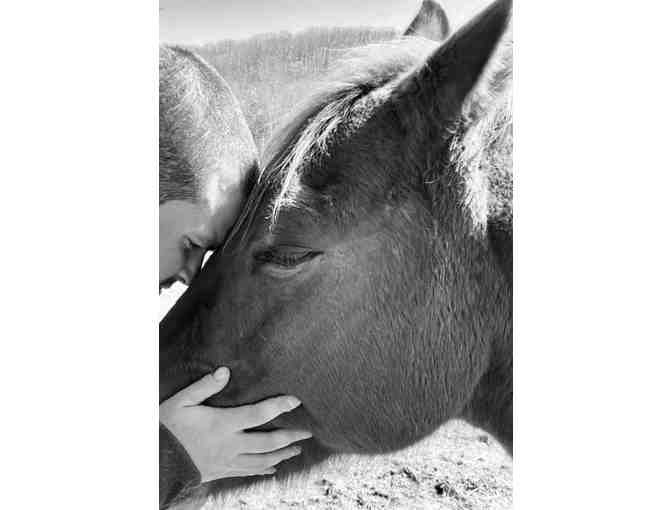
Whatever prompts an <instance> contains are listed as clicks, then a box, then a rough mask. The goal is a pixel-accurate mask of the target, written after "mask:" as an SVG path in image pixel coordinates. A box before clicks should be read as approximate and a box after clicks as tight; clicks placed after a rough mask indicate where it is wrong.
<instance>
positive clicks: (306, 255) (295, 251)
mask: <svg viewBox="0 0 672 510" xmlns="http://www.w3.org/2000/svg"><path fill="white" fill-rule="evenodd" d="M318 255H320V252H317V251H311V250H306V249H302V248H286V247H282V248H280V247H275V248H269V249H267V250H264V251H261V252H259V253H257V254H256V255H255V256H254V258H255V260H256V261H257V262H259V263H260V264H273V265H274V266H279V267H280V268H286V269H291V268H294V267H297V266H298V265H300V264H303V263H304V262H308V261H309V260H312V259H314V258H315V257H317V256H318Z"/></svg>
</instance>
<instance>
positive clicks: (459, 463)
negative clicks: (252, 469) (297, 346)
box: [203, 422, 513, 510]
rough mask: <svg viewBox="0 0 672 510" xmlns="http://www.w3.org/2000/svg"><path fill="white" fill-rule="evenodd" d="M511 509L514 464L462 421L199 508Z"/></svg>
mask: <svg viewBox="0 0 672 510" xmlns="http://www.w3.org/2000/svg"><path fill="white" fill-rule="evenodd" d="M350 508H352V509H383V508H384V509H391V508H394V509H404V510H406V509H408V510H416V509H417V510H420V509H422V510H426V509H429V510H431V509H438V508H441V509H460V510H472V509H473V510H505V509H506V510H508V509H511V508H513V466H512V462H511V459H510V457H509V456H508V455H507V454H506V452H505V451H504V450H503V449H502V448H501V447H500V446H499V444H497V442H496V441H494V440H493V439H492V437H490V436H488V435H487V434H484V433H483V432H481V431H480V430H478V429H475V428H473V427H471V426H469V425H467V424H466V423H463V422H454V423H451V424H448V425H446V426H444V427H443V428H441V429H439V430H438V431H437V432H436V433H435V434H433V435H432V436H431V437H429V438H427V439H426V440H424V441H422V442H420V443H418V444H416V445H414V446H412V447H410V448H408V449H406V450H403V451H400V452H397V453H395V454H390V455H382V456H374V457H359V456H357V457H356V456H343V457H339V458H336V459H333V460H330V461H329V462H327V463H326V464H322V465H320V466H318V467H317V468H315V469H313V470H312V471H311V472H309V473H307V474H305V475H302V476H301V477H297V478H295V479H294V480H291V481H288V482H282V483H280V482H277V481H274V480H272V479H270V480H269V481H268V482H265V483H264V484H262V485H258V486H256V487H254V489H249V490H244V491H241V492H239V493H234V494H230V495H227V496H225V497H224V498H221V499H219V500H211V501H209V502H208V503H207V504H206V505H205V506H204V507H203V510H223V509H227V510H228V509H235V510H265V509H283V510H284V509H350Z"/></svg>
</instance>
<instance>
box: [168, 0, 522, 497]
mask: <svg viewBox="0 0 672 510" xmlns="http://www.w3.org/2000/svg"><path fill="white" fill-rule="evenodd" d="M446 3H447V4H448V2H446ZM511 9H512V6H511V2H510V1H506V0H497V1H494V2H482V1H478V0H470V1H461V2H453V3H452V5H450V8H447V7H444V6H443V4H442V2H441V1H440V0H411V1H406V0H403V1H385V2H381V1H370V2H341V1H322V2H314V1H313V2H311V1H296V2H283V1H274V2H271V1H261V2H256V3H254V2H245V1H228V2H221V1H220V2H217V1H210V2H182V1H173V2H169V1H165V2H162V4H161V11H160V34H161V46H160V63H159V66H160V67H159V80H160V85H159V86H160V90H159V122H160V125H159V134H160V139H159V214H160V240H159V244H160V246H159V248H160V275H159V291H160V299H161V308H162V313H165V315H163V318H162V319H161V324H160V327H159V328H160V345H159V349H160V353H159V357H160V373H159V377H160V400H161V405H160V492H161V494H160V499H161V508H209V509H213V510H214V509H225V508H226V509H234V508H235V509H259V510H262V509H271V508H277V509H290V508H307V509H308V508H310V509H321V508H325V509H326V508H330V509H350V508H353V509H354V508H370V509H386V508H400V509H411V508H417V509H439V508H448V509H463V508H478V509H509V508H512V477H513V468H512V459H511V455H512V448H513V348H512V306H513V305H512V285H513V282H512V236H513V210H512V196H513V184H512V152H513V116H512V86H513V70H512V46H513V37H512V29H511ZM382 13H384V14H382Z"/></svg>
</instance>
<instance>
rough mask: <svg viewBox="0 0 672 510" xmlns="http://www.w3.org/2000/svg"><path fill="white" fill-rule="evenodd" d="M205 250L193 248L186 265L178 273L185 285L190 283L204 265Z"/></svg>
mask: <svg viewBox="0 0 672 510" xmlns="http://www.w3.org/2000/svg"><path fill="white" fill-rule="evenodd" d="M204 256H205V250H193V251H192V252H191V254H190V255H189V258H188V259H187V261H186V263H185V265H184V267H183V268H182V270H181V271H180V272H179V274H178V278H179V279H180V281H181V282H182V283H184V284H185V285H190V284H191V282H192V280H193V279H194V278H195V277H196V275H197V274H198V272H199V271H200V270H201V265H203V257H204Z"/></svg>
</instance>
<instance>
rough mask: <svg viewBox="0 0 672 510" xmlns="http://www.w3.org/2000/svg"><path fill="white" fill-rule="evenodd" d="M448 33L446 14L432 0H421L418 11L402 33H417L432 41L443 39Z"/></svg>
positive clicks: (448, 26)
mask: <svg viewBox="0 0 672 510" xmlns="http://www.w3.org/2000/svg"><path fill="white" fill-rule="evenodd" d="M448 34H450V23H448V16H446V12H445V11H444V10H443V7H441V6H440V5H439V4H438V3H436V2H435V1H434V0H423V2H422V6H421V7H420V11H419V12H418V14H417V15H416V16H415V19H414V20H413V21H411V24H410V25H409V26H408V28H407V29H406V31H405V32H404V35H418V36H420V37H425V38H427V39H432V40H434V41H443V40H444V39H446V37H448Z"/></svg>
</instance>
